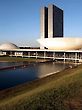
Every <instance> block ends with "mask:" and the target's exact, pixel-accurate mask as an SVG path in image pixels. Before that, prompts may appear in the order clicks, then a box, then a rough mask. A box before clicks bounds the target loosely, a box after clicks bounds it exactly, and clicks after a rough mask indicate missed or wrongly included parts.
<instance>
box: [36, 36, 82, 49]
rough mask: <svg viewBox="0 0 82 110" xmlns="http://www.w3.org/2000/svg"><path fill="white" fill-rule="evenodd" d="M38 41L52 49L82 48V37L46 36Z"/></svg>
mask: <svg viewBox="0 0 82 110" xmlns="http://www.w3.org/2000/svg"><path fill="white" fill-rule="evenodd" d="M38 42H39V43H40V44H41V45H42V46H44V47H46V48H48V49H50V50H78V49H81V48H82V38H44V39H39V40H38Z"/></svg>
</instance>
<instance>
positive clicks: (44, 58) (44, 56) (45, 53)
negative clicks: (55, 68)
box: [44, 51, 46, 59]
mask: <svg viewBox="0 0 82 110" xmlns="http://www.w3.org/2000/svg"><path fill="white" fill-rule="evenodd" d="M45 57H46V52H45V51H44V59H45Z"/></svg>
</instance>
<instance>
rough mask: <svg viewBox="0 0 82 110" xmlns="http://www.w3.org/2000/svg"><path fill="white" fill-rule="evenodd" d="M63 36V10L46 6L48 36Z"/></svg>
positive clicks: (53, 6)
mask: <svg viewBox="0 0 82 110" xmlns="http://www.w3.org/2000/svg"><path fill="white" fill-rule="evenodd" d="M54 37H63V10H61V9H59V8H58V7H56V6H55V5H49V6H48V38H54Z"/></svg>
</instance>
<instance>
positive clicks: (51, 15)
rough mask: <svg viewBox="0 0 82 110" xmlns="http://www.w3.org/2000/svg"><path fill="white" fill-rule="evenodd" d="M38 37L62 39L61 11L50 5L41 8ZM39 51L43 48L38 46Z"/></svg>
mask: <svg viewBox="0 0 82 110" xmlns="http://www.w3.org/2000/svg"><path fill="white" fill-rule="evenodd" d="M40 37H41V38H54V37H63V10H61V9H60V8H58V7H56V6H55V5H52V4H50V5H49V6H48V8H47V7H42V8H41V13H40ZM40 48H41V49H44V47H42V46H40Z"/></svg>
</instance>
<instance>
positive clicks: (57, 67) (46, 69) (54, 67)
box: [38, 63, 67, 78]
mask: <svg viewBox="0 0 82 110" xmlns="http://www.w3.org/2000/svg"><path fill="white" fill-rule="evenodd" d="M66 67H67V65H65V64H60V63H58V64H57V63H46V64H45V63H44V64H41V65H39V66H38V77H39V78H40V77H44V76H47V75H49V74H52V73H56V72H58V71H61V70H63V69H65V68H66Z"/></svg>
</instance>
